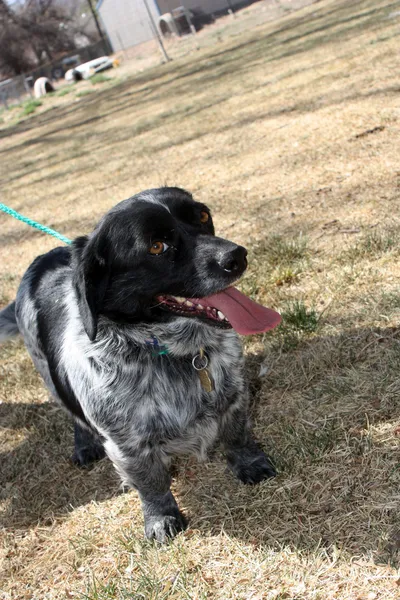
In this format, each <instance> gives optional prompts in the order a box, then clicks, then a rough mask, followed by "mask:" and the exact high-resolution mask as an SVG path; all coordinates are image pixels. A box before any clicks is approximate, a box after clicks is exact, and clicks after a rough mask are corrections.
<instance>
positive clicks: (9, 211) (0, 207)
mask: <svg viewBox="0 0 400 600" xmlns="http://www.w3.org/2000/svg"><path fill="white" fill-rule="evenodd" d="M0 210H1V211H3V212H4V213H6V215H10V216H11V217H14V219H18V221H22V222H23V223H26V224H27V225H30V226H31V227H35V228H36V229H39V231H43V233H48V234H49V235H52V236H53V237H55V238H57V239H58V240H60V241H61V242H64V243H65V244H72V240H70V239H69V238H67V237H65V235H61V233H58V231H54V229H50V227H46V225H42V224H41V223H38V222H37V221H34V220H33V219H29V218H28V217H24V215H21V213H19V212H17V211H16V210H13V209H12V208H10V207H9V206H6V205H5V204H2V203H1V202H0Z"/></svg>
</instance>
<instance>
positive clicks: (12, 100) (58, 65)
mask: <svg viewBox="0 0 400 600" xmlns="http://www.w3.org/2000/svg"><path fill="white" fill-rule="evenodd" d="M112 51H113V50H112V47H111V44H110V43H109V42H108V40H106V39H104V40H99V41H98V42H96V43H94V44H91V45H90V46H85V47H83V48H79V49H78V50H75V52H74V54H70V55H68V56H63V57H62V58H59V59H57V60H53V61H52V62H49V63H47V64H45V65H41V66H40V67H37V68H36V69H34V70H33V71H30V72H29V73H24V74H23V75H18V76H16V77H13V78H11V79H6V80H5V81H0V104H3V106H4V107H5V108H9V106H10V105H11V104H20V103H21V102H22V101H23V100H25V99H26V98H27V97H32V95H33V94H32V89H33V85H34V83H35V81H36V79H38V78H39V77H47V78H48V79H50V80H51V81H54V80H56V81H57V80H58V79H62V78H63V77H64V74H65V73H66V71H68V69H70V68H71V67H72V66H75V65H77V64H81V63H84V62H88V61H89V60H93V59H95V58H99V57H100V56H106V55H109V54H111V53H112Z"/></svg>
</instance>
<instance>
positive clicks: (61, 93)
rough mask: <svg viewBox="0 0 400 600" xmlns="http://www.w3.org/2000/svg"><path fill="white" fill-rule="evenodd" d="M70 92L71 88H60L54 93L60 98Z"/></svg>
mask: <svg viewBox="0 0 400 600" xmlns="http://www.w3.org/2000/svg"><path fill="white" fill-rule="evenodd" d="M71 92H72V89H71V88H63V89H62V90H59V91H58V92H57V94H56V96H58V97H60V98H62V97H63V96H66V95H67V94H70V93H71Z"/></svg>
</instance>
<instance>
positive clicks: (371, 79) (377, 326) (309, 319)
mask: <svg viewBox="0 0 400 600" xmlns="http://www.w3.org/2000/svg"><path fill="white" fill-rule="evenodd" d="M397 9H398V3H397V2H390V1H389V0H381V1H376V0H375V1H372V0H357V1H354V2H349V1H348V0H336V1H333V0H331V1H329V0H322V1H321V2H318V3H316V4H313V5H312V6H309V7H308V8H305V9H303V10H302V11H299V12H297V13H294V14H292V15H287V16H286V17H284V18H282V19H280V20H279V21H276V22H273V23H270V24H266V25H262V26H260V27H258V28H256V29H254V30H253V31H251V32H249V33H242V34H241V35H240V36H237V37H236V38H235V39H233V40H230V41H229V42H228V43H221V44H220V45H219V46H218V48H217V49H215V48H211V49H210V48H208V49H202V50H199V52H198V53H197V54H196V59H195V60H193V58H190V59H189V58H187V57H186V58H185V57H184V58H181V59H179V60H176V61H174V62H173V63H171V64H168V65H165V66H160V67H157V68H154V69H152V70H150V71H147V72H145V73H143V74H141V75H136V76H134V77H130V78H128V79H127V80H126V81H124V82H122V83H120V84H119V85H114V86H113V87H112V86H108V84H107V83H105V84H104V85H103V86H101V88H99V90H98V91H97V93H96V94H91V95H88V96H87V97H83V98H81V99H80V100H79V102H75V100H71V95H70V94H67V95H65V97H63V98H62V101H63V102H65V104H64V105H63V106H61V107H58V108H54V109H53V110H51V111H47V112H43V113H41V114H38V115H36V114H35V115H33V116H32V117H30V118H29V119H27V120H26V121H25V122H23V123H20V124H19V125H16V126H15V127H13V128H11V129H7V130H3V131H2V132H0V135H1V136H2V138H1V149H0V154H1V158H0V168H1V173H2V193H3V200H2V201H3V202H5V203H7V204H9V205H11V206H13V207H14V208H15V209H17V210H21V211H22V212H24V213H25V214H27V215H30V216H33V217H35V218H36V219H38V220H39V221H42V222H45V223H47V224H48V225H49V226H51V227H54V228H55V229H58V230H59V231H61V232H62V233H65V234H66V235H68V236H70V237H72V236H74V235H78V234H80V233H83V232H86V231H88V230H90V228H91V227H92V226H93V224H94V223H95V222H96V220H97V219H98V217H99V216H100V215H101V214H102V213H104V211H105V210H107V209H108V208H109V207H110V206H111V205H113V204H114V203H115V202H116V201H118V200H120V199H122V198H124V197H128V196H129V195H131V194H133V193H134V192H136V191H139V190H141V189H143V188H146V187H150V186H157V185H160V184H165V183H168V184H177V185H180V186H183V187H186V188H188V189H190V190H191V191H192V192H194V194H195V196H196V197H197V198H199V199H200V200H203V201H206V202H207V203H208V204H209V205H210V206H211V207H212V208H213V212H214V217H215V221H216V224H217V229H218V232H219V233H220V234H222V235H226V236H229V237H230V238H232V239H234V240H237V241H238V242H241V243H244V244H245V245H246V246H248V248H249V250H250V268H249V272H248V275H247V277H246V278H245V279H244V281H243V289H245V290H246V291H248V292H251V293H252V295H253V296H254V297H256V298H258V300H260V301H263V302H265V303H268V304H269V305H271V306H274V307H277V308H279V309H281V310H282V312H283V313H284V314H285V315H286V319H285V324H284V325H283V326H282V328H280V329H279V330H278V331H276V332H274V333H272V334H269V335H265V336H257V337H254V338H248V339H246V340H245V346H246V356H247V364H248V372H249V377H250V382H251V390H252V393H253V417H254V423H255V430H256V433H257V436H258V437H259V438H260V439H261V440H263V442H264V444H265V446H266V448H267V449H268V451H269V452H270V453H271V454H272V455H273V457H274V459H275V461H276V463H277V466H278V468H279V471H280V474H279V476H278V477H277V478H276V479H275V480H274V481H269V482H266V483H264V484H262V485H261V486H258V487H255V488H247V487H244V486H242V485H240V484H239V483H237V482H236V481H235V480H234V479H233V478H232V477H231V476H230V475H227V474H226V473H225V466H224V462H223V460H222V457H221V456H220V455H217V456H216V457H215V458H214V459H213V460H212V461H211V462H210V463H207V464H201V465H198V464H194V463H192V462H191V461H182V462H180V463H178V465H177V474H176V477H175V479H174V491H175V493H176V495H177V497H178V499H179V501H180V505H181V506H182V507H183V509H184V510H185V511H186V513H187V514H188V516H189V517H190V526H191V529H190V530H189V531H188V532H187V533H186V534H184V535H182V536H180V537H179V538H178V539H177V540H175V541H174V542H173V543H171V544H170V545H168V546H166V547H162V548H160V547H156V546H154V545H152V544H149V543H147V542H144V541H143V540H142V517H141V514H140V509H139V503H138V500H137V497H136V494H135V493H134V492H129V493H127V494H120V493H118V481H117V479H116V476H115V475H114V473H113V471H112V468H111V466H110V464H109V462H107V461H103V462H102V463H100V464H98V465H97V466H96V467H95V468H94V469H93V470H92V471H90V472H88V473H82V472H81V471H79V470H77V469H76V468H75V467H73V466H72V465H71V464H70V463H69V462H68V456H69V454H70V453H71V449H72V432H71V424H70V423H69V421H68V419H67V417H66V416H65V415H64V414H63V413H62V412H61V411H60V410H58V409H57V408H56V407H55V406H54V405H53V404H51V403H49V402H48V401H47V394H46V391H45V390H44V388H43V386H42V384H41V382H40V380H39V377H38V376H37V374H36V373H35V371H34V370H33V368H32V365H31V363H30V360H29V358H28V357H27V354H26V352H25V350H24V348H23V346H22V344H21V342H19V341H17V342H11V343H8V344H6V345H4V346H2V348H1V350H0V353H1V354H0V356H1V363H0V369H1V371H0V397H1V400H2V403H1V404H0V423H1V430H0V434H1V456H0V464H1V474H0V481H1V486H2V487H1V496H0V497H1V507H2V524H3V527H4V529H3V530H2V541H1V546H0V552H1V557H2V559H1V560H2V563H1V568H2V575H1V576H0V577H1V581H0V589H2V590H3V592H2V595H1V594H0V596H1V597H2V598H5V599H6V600H9V599H11V598H12V599H13V600H16V599H18V600H22V599H25V598H26V599H28V598H30V599H35V600H36V599H37V600H50V599H56V598H57V599H61V598H79V599H82V600H83V599H84V598H86V599H90V600H106V599H107V600H108V599H121V600H122V599H126V598H131V599H142V598H143V599H152V600H153V599H154V600H155V599H157V600H164V599H165V600H167V599H171V600H172V599H181V598H190V599H193V600H194V599H202V598H214V599H220V600H233V599H241V600H245V599H246V600H250V599H251V600H256V599H261V598H262V599H265V600H267V599H270V600H272V599H274V600H281V599H282V600H283V599H284V598H285V599H293V600H295V599H296V600H303V599H307V600H317V599H323V600H327V599H329V600H334V599H335V600H357V599H358V600H374V599H377V600H378V599H379V600H380V599H383V600H392V599H394V598H398V597H400V587H399V584H400V576H399V571H398V566H399V549H400V531H399V528H398V527H399V526H398V522H399V508H398V507H399V500H400V492H399V489H400V468H399V451H400V447H399V446H400V444H399V440H400V437H399V433H400V380H399V377H398V373H399V371H400V332H399V330H398V329H397V325H398V318H399V312H400V300H399V298H400V294H399V292H400V286H399V283H398V282H399V275H400V266H399V260H398V259H399V257H398V254H399V250H398V248H399V243H398V242H399V231H400V220H399V207H400V180H399V173H400V171H399V166H398V165H399V159H400V151H399V148H400V145H399V131H400V126H399V124H400V120H399V119H400V104H399V102H400V100H399V98H400V96H399V91H400V85H399V82H398V74H399V63H398V39H399V38H398V35H399V32H400V29H399V26H400V24H399V16H393V15H392V13H394V12H396V10H397ZM0 222H1V236H0V253H1V267H0V282H1V288H0V302H1V304H5V303H6V302H8V301H9V300H11V299H12V298H13V297H14V295H15V291H16V288H17V285H18V280H19V278H20V276H21V275H22V273H23V272H24V270H25V269H26V267H27V266H28V264H29V263H30V261H31V260H32V259H33V258H34V257H35V256H36V255H37V254H39V253H41V252H44V251H46V250H48V249H50V248H51V247H53V246H54V245H55V243H54V241H53V240H52V239H51V238H48V237H44V236H42V235H41V234H39V233H37V232H35V231H33V230H30V229H27V228H26V227H25V226H23V225H22V224H21V223H18V222H16V221H13V220H11V219H10V218H8V217H1V218H0Z"/></svg>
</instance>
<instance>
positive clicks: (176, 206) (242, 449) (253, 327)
mask: <svg viewBox="0 0 400 600" xmlns="http://www.w3.org/2000/svg"><path fill="white" fill-rule="evenodd" d="M246 254H247V252H246V250H245V248H243V247H241V246H237V245H236V244H234V243H232V242H230V241H227V240H224V239H221V238H218V237H215V235H214V226H213V223H212V218H211V215H210V211H209V209H208V208H207V206H205V205H204V204H200V203H198V202H195V201H194V200H193V199H192V196H191V195H190V194H188V193H187V192H185V191H184V190H181V189H179V188H160V189H154V190H148V191H145V192H142V193H140V194H137V195H136V196H134V197H132V198H129V199H128V200H124V201H123V202H120V203H119V204H117V205H116V206H115V207H114V208H113V209H111V210H110V211H109V212H108V213H107V214H106V215H105V216H104V217H103V218H102V219H101V221H100V222H99V224H98V225H97V227H96V228H95V230H94V231H93V232H92V233H91V234H90V235H89V236H84V237H79V238H77V239H76V240H75V241H74V242H73V244H72V246H71V247H70V248H67V247H65V248H64V247H63V248H56V249H54V250H52V251H51V252H48V253H47V254H44V255H43V256H39V257H38V258H37V259H36V260H35V261H34V262H33V263H32V265H31V266H30V267H29V269H28V270H27V272H26V273H25V275H24V277H23V279H22V282H21V284H20V287H19V290H18V293H17V298H16V300H15V302H13V303H12V304H10V305H9V306H8V307H6V308H5V309H4V310H3V311H2V312H0V340H1V339H2V340H4V339H6V338H8V337H11V336H13V335H16V334H17V333H18V332H20V333H21V334H22V336H23V338H24V341H25V344H26V346H27V348H28V351H29V353H30V354H31V357H32V359H33V362H34V364H35V366H36V367H37V369H38V371H39V372H40V373H41V375H42V377H43V379H44V381H45V383H46V385H47V387H48V389H49V390H50V392H51V394H52V396H54V398H56V399H58V400H60V401H61V402H62V404H63V405H64V406H65V407H66V408H67V409H68V410H69V412H70V413H71V414H72V416H73V417H74V419H75V452H74V455H73V459H74V461H75V462H76V463H78V464H80V465H82V466H84V465H87V464H89V463H90V462H92V461H94V460H96V459H99V458H102V457H103V456H104V454H105V453H106V454H107V455H108V456H109V458H110V459H111V460H112V462H113V463H114V465H115V467H116V469H117V471H118V472H119V474H120V475H121V478H122V479H123V481H124V482H126V483H127V484H128V485H130V486H132V487H134V488H136V489H137V491H138V493H139V495H140V498H141V501H142V505H143V512H144V520H145V533H146V536H147V537H149V538H155V539H156V540H158V541H163V540H165V538H166V537H168V536H174V535H175V534H176V533H177V532H179V531H181V530H182V529H184V528H185V525H186V522H185V518H184V516H183V515H182V514H181V512H180V511H179V509H178V506H177V504H176V501H175V499H174V497H173V495H172V493H171V491H170V475H169V471H168V467H169V464H170V461H171V458H172V457H173V456H174V455H177V454H188V453H194V454H195V455H197V456H199V457H205V456H206V454H207V451H208V450H210V449H211V448H213V447H215V445H216V444H217V442H219V443H221V444H222V446H223V448H224V450H225V452H226V456H227V461H228V465H229V467H230V468H231V469H232V471H233V472H234V473H235V475H236V476H237V477H238V478H239V479H240V480H241V481H243V482H244V483H258V482H260V481H262V480H263V479H265V478H267V477H271V476H273V475H274V474H275V471H274V468H273V466H272V465H271V463H270V461H269V460H268V458H267V457H266V455H265V454H264V453H263V452H262V451H261V450H260V448H259V447H258V445H257V443H256V442H255V441H254V440H253V438H252V436H251V433H250V431H249V425H248V416H247V404H248V399H247V390H246V384H245V381H244V378H243V356H242V349H241V344H240V341H239V339H238V336H237V334H236V332H235V331H234V330H236V331H238V332H239V333H242V334H249V333H255V332H258V331H266V330H267V329H271V328H272V327H274V326H276V325H277V324H278V323H279V321H280V317H279V315H278V314H277V313H275V312H274V311H271V310H269V309H266V308H264V307H261V306H260V305H258V304H256V303H254V302H252V301H251V300H249V299H248V298H246V296H244V295H243V294H241V293H240V292H239V291H238V290H236V289H235V288H233V287H230V286H231V285H232V283H233V282H234V281H235V280H237V279H238V278H239V277H240V276H241V275H242V274H243V273H244V271H245V269H246V266H247V261H246Z"/></svg>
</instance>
